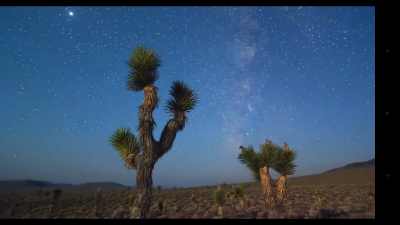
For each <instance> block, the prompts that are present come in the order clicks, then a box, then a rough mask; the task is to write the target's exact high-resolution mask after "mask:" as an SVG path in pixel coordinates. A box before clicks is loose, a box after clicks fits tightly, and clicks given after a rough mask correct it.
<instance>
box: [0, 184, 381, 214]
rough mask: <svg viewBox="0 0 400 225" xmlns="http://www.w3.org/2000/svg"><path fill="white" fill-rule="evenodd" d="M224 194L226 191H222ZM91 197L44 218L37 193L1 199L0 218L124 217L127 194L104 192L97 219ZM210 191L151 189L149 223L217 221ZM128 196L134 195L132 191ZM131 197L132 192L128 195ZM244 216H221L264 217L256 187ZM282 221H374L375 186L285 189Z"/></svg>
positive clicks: (43, 200) (44, 205) (229, 210)
mask: <svg viewBox="0 0 400 225" xmlns="http://www.w3.org/2000/svg"><path fill="white" fill-rule="evenodd" d="M225 189H226V190H227V191H228V190H229V189H230V187H228V186H227V187H225ZM316 189H318V190H319V191H320V192H321V193H322V195H323V198H322V201H321V202H320V201H319V200H318V198H317V197H316V195H315V190H316ZM94 191H95V190H93V193H68V192H67V191H65V193H63V194H62V196H61V199H60V201H59V203H58V206H57V208H56V210H54V212H52V213H49V209H50V203H51V197H49V196H48V197H45V196H43V194H42V195H39V194H38V193H32V194H11V193H10V194H7V195H2V196H0V218H105V219H106V218H118V217H127V216H128V215H129V209H128V208H129V207H128V196H129V194H130V193H129V192H128V191H127V190H126V191H124V193H122V191H121V190H116V191H107V192H103V193H102V200H101V204H100V206H99V209H98V213H97V215H95V214H94V197H93V196H94ZM213 191H214V189H213V188H208V189H207V188H192V189H178V190H175V191H174V190H161V191H157V190H155V191H154V192H153V194H154V198H153V202H152V206H151V212H150V213H149V215H148V217H149V218H193V219H199V218H204V219H213V218H215V219H216V218H219V217H218V211H217V207H216V206H215V204H214V199H213V197H214V195H213ZM132 193H133V191H132ZM133 194H134V193H133ZM192 194H196V195H197V199H198V201H199V209H198V210H196V208H195V207H194V204H193V203H192V201H191V196H192ZM160 198H163V199H165V201H166V208H165V209H164V210H163V212H159V210H158V209H157V205H156V203H157V201H158V200H159V199H160ZM246 205H247V209H246V211H244V210H243V209H242V208H241V206H240V204H238V203H237V204H236V206H235V208H234V207H233V204H232V202H231V201H229V200H228V201H227V203H226V205H225V207H224V210H225V217H226V218H231V219H238V218H243V219H245V218H249V219H250V218H254V219H255V218H268V215H267V213H266V210H265V204H264V201H263V198H262V189H261V188H260V187H249V188H247V189H246ZM281 217H282V218H304V219H312V218H343V219H345V218H371V219H374V218H375V183H367V182H365V183H360V182H353V183H350V184H340V183H327V184H319V185H307V184H302V185H292V186H289V187H288V190H287V197H286V199H285V202H284V204H283V210H282V213H281Z"/></svg>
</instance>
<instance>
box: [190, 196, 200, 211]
mask: <svg viewBox="0 0 400 225" xmlns="http://www.w3.org/2000/svg"><path fill="white" fill-rule="evenodd" d="M190 199H191V200H192V202H193V204H194V207H195V208H196V211H199V201H197V197H196V195H195V194H193V195H192V196H191V197H190Z"/></svg>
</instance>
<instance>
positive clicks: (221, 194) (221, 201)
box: [214, 189, 226, 218]
mask: <svg viewBox="0 0 400 225" xmlns="http://www.w3.org/2000/svg"><path fill="white" fill-rule="evenodd" d="M214 202H215V204H216V205H217V206H218V215H219V216H220V217H221V218H224V205H225V202H226V193H225V191H224V190H222V189H218V190H216V191H215V194H214Z"/></svg>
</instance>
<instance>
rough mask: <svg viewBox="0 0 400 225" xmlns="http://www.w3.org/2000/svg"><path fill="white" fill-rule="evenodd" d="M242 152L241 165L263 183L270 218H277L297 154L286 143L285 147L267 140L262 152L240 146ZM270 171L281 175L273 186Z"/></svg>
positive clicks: (294, 166)
mask: <svg viewBox="0 0 400 225" xmlns="http://www.w3.org/2000/svg"><path fill="white" fill-rule="evenodd" d="M240 149H241V150H242V151H241V153H240V154H239V156H238V160H239V162H240V163H242V164H244V165H246V166H247V167H248V168H249V169H250V170H251V171H252V174H253V177H254V179H255V180H257V181H259V182H260V183H261V186H262V187H263V191H264V197H265V202H266V206H267V208H268V210H269V211H270V217H271V218H273V217H274V216H276V215H277V214H276V213H277V211H278V210H279V208H280V205H281V203H282V201H283V198H284V197H285V194H286V182H287V176H288V175H292V174H294V172H295V168H296V164H295V163H294V160H295V159H296V156H297V154H296V152H295V151H294V150H291V149H289V147H288V145H287V144H286V142H285V145H284V147H283V148H282V147H280V146H278V145H276V144H273V143H271V141H269V140H268V139H267V141H266V143H265V144H262V145H260V151H259V152H255V151H254V149H253V146H251V145H250V146H248V147H247V148H245V147H243V146H240ZM269 169H273V170H275V171H276V172H277V173H279V174H280V177H279V179H278V181H277V182H276V183H275V184H273V183H272V179H271V176H270V173H269Z"/></svg>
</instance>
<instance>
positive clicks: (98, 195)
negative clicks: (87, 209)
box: [94, 188, 101, 215]
mask: <svg viewBox="0 0 400 225" xmlns="http://www.w3.org/2000/svg"><path fill="white" fill-rule="evenodd" d="M100 202H101V192H100V188H98V189H97V190H96V191H95V192H94V214H95V215H97V210H98V209H99V206H100Z"/></svg>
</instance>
